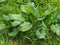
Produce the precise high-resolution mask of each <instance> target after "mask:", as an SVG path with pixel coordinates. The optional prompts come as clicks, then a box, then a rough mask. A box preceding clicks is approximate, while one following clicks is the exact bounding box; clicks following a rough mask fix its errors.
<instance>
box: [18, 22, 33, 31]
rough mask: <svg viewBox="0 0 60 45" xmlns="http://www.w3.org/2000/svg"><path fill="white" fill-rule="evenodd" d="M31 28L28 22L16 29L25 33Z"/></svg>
mask: <svg viewBox="0 0 60 45" xmlns="http://www.w3.org/2000/svg"><path fill="white" fill-rule="evenodd" d="M31 27H32V24H30V23H29V22H24V23H22V24H21V25H20V26H19V27H18V29H19V30H20V31H22V32H25V31H28V30H30V29H31Z"/></svg>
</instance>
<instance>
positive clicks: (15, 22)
mask: <svg viewBox="0 0 60 45" xmlns="http://www.w3.org/2000/svg"><path fill="white" fill-rule="evenodd" d="M20 23H21V22H20V21H13V22H11V25H12V26H17V25H19V24H20Z"/></svg>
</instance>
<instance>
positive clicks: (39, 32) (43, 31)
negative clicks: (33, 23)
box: [36, 22, 48, 39]
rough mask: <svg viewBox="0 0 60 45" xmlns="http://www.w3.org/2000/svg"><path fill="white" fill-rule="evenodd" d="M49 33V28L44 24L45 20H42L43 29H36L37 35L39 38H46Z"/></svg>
mask: <svg viewBox="0 0 60 45" xmlns="http://www.w3.org/2000/svg"><path fill="white" fill-rule="evenodd" d="M47 34H48V28H47V26H46V25H45V24H44V22H42V26H41V29H40V30H37V31H36V36H37V38H38V39H44V38H45V36H47Z"/></svg>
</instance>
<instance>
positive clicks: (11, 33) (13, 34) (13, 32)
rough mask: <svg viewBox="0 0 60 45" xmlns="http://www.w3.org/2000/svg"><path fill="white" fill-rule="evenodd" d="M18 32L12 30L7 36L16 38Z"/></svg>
mask: <svg viewBox="0 0 60 45" xmlns="http://www.w3.org/2000/svg"><path fill="white" fill-rule="evenodd" d="M18 32H19V31H18V30H17V29H13V31H12V32H10V33H9V34H8V35H9V36H16V35H17V34H18Z"/></svg>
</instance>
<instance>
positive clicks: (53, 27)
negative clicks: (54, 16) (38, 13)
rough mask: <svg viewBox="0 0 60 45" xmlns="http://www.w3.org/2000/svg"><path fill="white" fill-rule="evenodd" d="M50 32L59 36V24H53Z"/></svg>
mask: <svg viewBox="0 0 60 45" xmlns="http://www.w3.org/2000/svg"><path fill="white" fill-rule="evenodd" d="M51 30H52V31H53V32H54V33H56V34H57V35H58V36H60V24H59V25H58V24H55V25H52V26H51Z"/></svg>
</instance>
